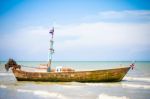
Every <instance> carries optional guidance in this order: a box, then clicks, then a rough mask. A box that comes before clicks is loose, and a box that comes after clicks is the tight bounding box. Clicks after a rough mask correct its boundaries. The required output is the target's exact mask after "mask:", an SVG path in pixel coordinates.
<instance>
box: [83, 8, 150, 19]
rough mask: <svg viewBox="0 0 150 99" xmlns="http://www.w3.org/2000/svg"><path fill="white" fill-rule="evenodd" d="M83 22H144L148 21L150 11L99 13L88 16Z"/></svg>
mask: <svg viewBox="0 0 150 99" xmlns="http://www.w3.org/2000/svg"><path fill="white" fill-rule="evenodd" d="M84 20H95V21H107V22H108V21H109V22H110V21H112V22H143V21H144V22H146V21H150V10H124V11H101V12H99V13H97V14H95V15H89V16H86V17H85V18H84Z"/></svg>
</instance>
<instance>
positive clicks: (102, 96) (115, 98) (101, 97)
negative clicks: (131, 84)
mask: <svg viewBox="0 0 150 99" xmlns="http://www.w3.org/2000/svg"><path fill="white" fill-rule="evenodd" d="M97 99H129V98H128V97H126V96H121V97H119V96H111V95H108V94H104V93H102V94H100V95H99V96H98V98H97Z"/></svg>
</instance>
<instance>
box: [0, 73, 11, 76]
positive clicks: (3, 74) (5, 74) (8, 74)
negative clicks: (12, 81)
mask: <svg viewBox="0 0 150 99" xmlns="http://www.w3.org/2000/svg"><path fill="white" fill-rule="evenodd" d="M0 76H13V73H0Z"/></svg>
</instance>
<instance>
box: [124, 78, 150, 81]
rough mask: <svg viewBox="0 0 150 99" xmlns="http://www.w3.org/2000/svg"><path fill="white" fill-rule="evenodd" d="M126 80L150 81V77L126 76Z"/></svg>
mask: <svg viewBox="0 0 150 99" xmlns="http://www.w3.org/2000/svg"><path fill="white" fill-rule="evenodd" d="M124 80H136V81H146V82H150V78H148V77H147V78H146V77H138V78H137V77H125V78H124Z"/></svg>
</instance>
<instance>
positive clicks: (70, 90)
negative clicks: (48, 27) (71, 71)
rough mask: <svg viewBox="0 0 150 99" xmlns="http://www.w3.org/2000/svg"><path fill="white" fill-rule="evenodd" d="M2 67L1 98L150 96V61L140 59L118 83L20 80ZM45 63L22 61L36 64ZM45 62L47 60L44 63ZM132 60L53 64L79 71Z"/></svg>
mask: <svg viewBox="0 0 150 99" xmlns="http://www.w3.org/2000/svg"><path fill="white" fill-rule="evenodd" d="M4 63H5V62H1V66H0V99H33V98H36V99H150V72H149V70H150V62H136V68H135V69H134V70H130V71H129V72H128V74H127V75H126V76H125V78H124V79H123V81H121V82H114V83H78V82H57V83H56V82H31V81H30V82H28V81H26V82H25V81H19V82H18V81H16V79H15V77H14V75H13V74H12V72H11V71H9V72H5V70H4ZM40 63H41V62H19V64H23V65H28V66H30V67H36V66H37V65H38V64H40ZM42 63H45V62H42ZM129 64H130V62H54V63H53V67H56V66H60V65H61V66H67V67H72V68H75V69H77V70H84V69H86V70H91V69H104V68H113V67H115V66H116V67H117V65H118V66H120V65H129Z"/></svg>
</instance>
